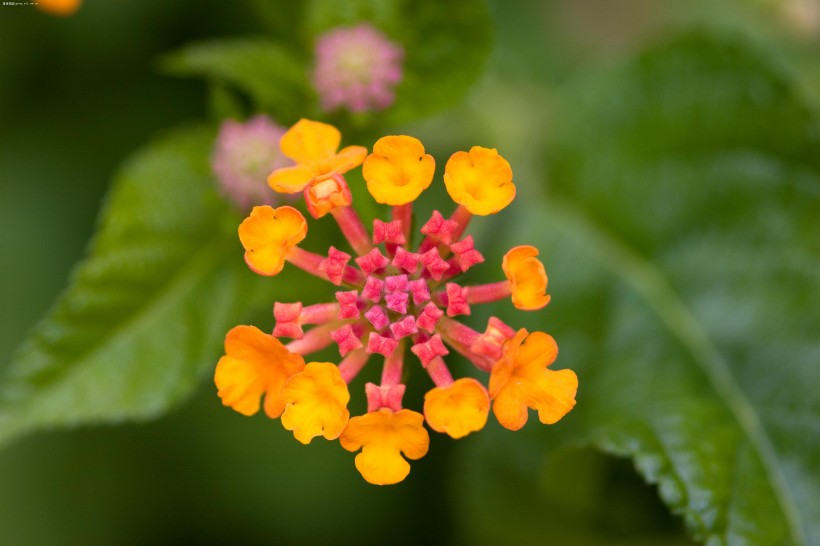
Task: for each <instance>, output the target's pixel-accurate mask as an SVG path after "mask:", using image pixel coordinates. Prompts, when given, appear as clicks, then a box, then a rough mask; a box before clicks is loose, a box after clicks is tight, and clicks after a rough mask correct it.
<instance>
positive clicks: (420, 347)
mask: <svg viewBox="0 0 820 546" xmlns="http://www.w3.org/2000/svg"><path fill="white" fill-rule="evenodd" d="M410 350H411V351H413V354H414V355H416V356H417V357H419V360H421V364H422V366H424V367H425V368H426V367H427V366H428V364H430V362H432V361H433V359H434V358H436V357H438V356H444V355H447V354H450V351H448V350H447V347H445V346H444V342H443V341H441V336H439V335H438V334H435V335H434V336H433V337H431V338H430V339H428V340H427V341H425V342H423V343H416V344H415V345H413V346H412V347H410Z"/></svg>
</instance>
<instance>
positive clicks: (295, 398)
mask: <svg viewBox="0 0 820 546" xmlns="http://www.w3.org/2000/svg"><path fill="white" fill-rule="evenodd" d="M282 400H283V401H284V403H285V412H284V413H283V414H282V425H283V426H284V427H285V428H286V429H287V430H291V431H293V435H294V436H295V437H296V439H297V440H299V441H300V442H302V443H303V444H309V443H310V441H311V440H312V439H313V438H315V437H316V436H324V437H325V438H327V439H328V440H334V439H336V438H338V437H339V435H340V434H341V433H342V431H343V430H344V428H345V425H347V421H348V418H349V417H350V412H349V411H348V410H347V403H348V402H349V401H350V393H349V392H348V390H347V383H345V381H344V379H342V374H341V373H340V372H339V368H338V366H336V365H335V364H332V363H330V362H310V363H308V364H307V365H306V366H305V368H304V370H302V371H301V372H300V373H297V374H296V375H293V376H291V378H290V379H288V381H287V382H286V383H285V386H284V388H283V389H282Z"/></svg>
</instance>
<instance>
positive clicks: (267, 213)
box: [239, 205, 307, 276]
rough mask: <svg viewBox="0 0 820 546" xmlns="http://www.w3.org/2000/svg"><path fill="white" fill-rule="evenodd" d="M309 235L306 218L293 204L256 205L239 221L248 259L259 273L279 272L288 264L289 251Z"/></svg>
mask: <svg viewBox="0 0 820 546" xmlns="http://www.w3.org/2000/svg"><path fill="white" fill-rule="evenodd" d="M306 235H307V222H306V221H305V217H304V216H302V213H301V212H299V211H298V210H296V209H295V208H293V207H288V206H284V207H279V208H277V209H275V208H273V207H269V206H268V205H263V206H261V207H253V210H252V211H251V214H250V216H248V217H247V218H245V220H244V221H243V222H242V223H241V224H240V225H239V240H240V241H241V242H242V246H243V247H245V262H246V263H247V264H248V267H250V268H251V269H252V270H253V271H255V272H256V273H259V274H260V275H269V276H270V275H276V274H278V273H279V272H280V271H282V268H283V267H284V266H285V258H286V257H287V254H288V251H289V250H290V249H291V248H293V247H294V246H296V245H297V244H299V243H300V242H301V241H302V239H304V238H305V236H306Z"/></svg>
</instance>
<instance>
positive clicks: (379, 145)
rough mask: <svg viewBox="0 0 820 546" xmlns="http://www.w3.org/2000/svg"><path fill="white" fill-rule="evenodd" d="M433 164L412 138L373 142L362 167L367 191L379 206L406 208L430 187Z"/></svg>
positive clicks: (431, 159) (390, 137)
mask: <svg viewBox="0 0 820 546" xmlns="http://www.w3.org/2000/svg"><path fill="white" fill-rule="evenodd" d="M435 170H436V162H435V160H434V159H433V156H431V155H430V154H426V153H424V146H423V145H422V143H421V142H420V141H419V140H418V139H416V138H413V137H410V136H405V135H398V136H386V137H382V138H380V139H379V140H377V141H376V144H375V145H374V146H373V153H372V154H370V155H369V156H367V159H365V161H364V165H363V166H362V175H363V176H364V179H365V181H366V182H367V189H368V191H369V192H370V194H371V195H372V196H373V198H374V199H375V200H376V201H378V202H379V203H384V204H387V205H406V204H407V203H410V202H412V201H415V200H416V198H418V196H419V195H420V194H421V192H423V191H424V190H426V189H427V187H428V186H430V182H432V181H433V173H434V171H435Z"/></svg>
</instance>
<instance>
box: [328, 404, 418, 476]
mask: <svg viewBox="0 0 820 546" xmlns="http://www.w3.org/2000/svg"><path fill="white" fill-rule="evenodd" d="M339 443H340V444H341V445H342V447H343V448H345V449H346V450H348V451H357V450H359V449H361V450H362V452H361V453H360V454H358V455H357V456H356V469H357V470H358V471H359V472H360V473H361V475H362V477H363V478H364V479H365V480H366V481H368V482H370V483H372V484H376V485H389V484H393V483H398V482H400V481H402V480H403V479H404V478H406V477H407V474H408V473H409V472H410V465H409V464H408V463H407V461H405V460H404V459H403V458H402V456H401V454H402V453H403V454H404V456H405V457H407V458H408V459H420V458H421V457H424V455H426V454H427V450H428V448H429V447H430V436H429V435H428V434H427V431H426V430H425V428H424V417H423V416H422V415H421V414H420V413H417V412H415V411H410V410H407V409H403V410H400V411H398V412H393V411H391V410H390V409H387V408H382V409H380V410H378V411H373V412H370V413H367V414H365V415H360V416H357V417H353V418H352V419H350V421H349V422H348V424H347V427H345V430H344V432H342V435H341V436H340V437H339Z"/></svg>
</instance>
